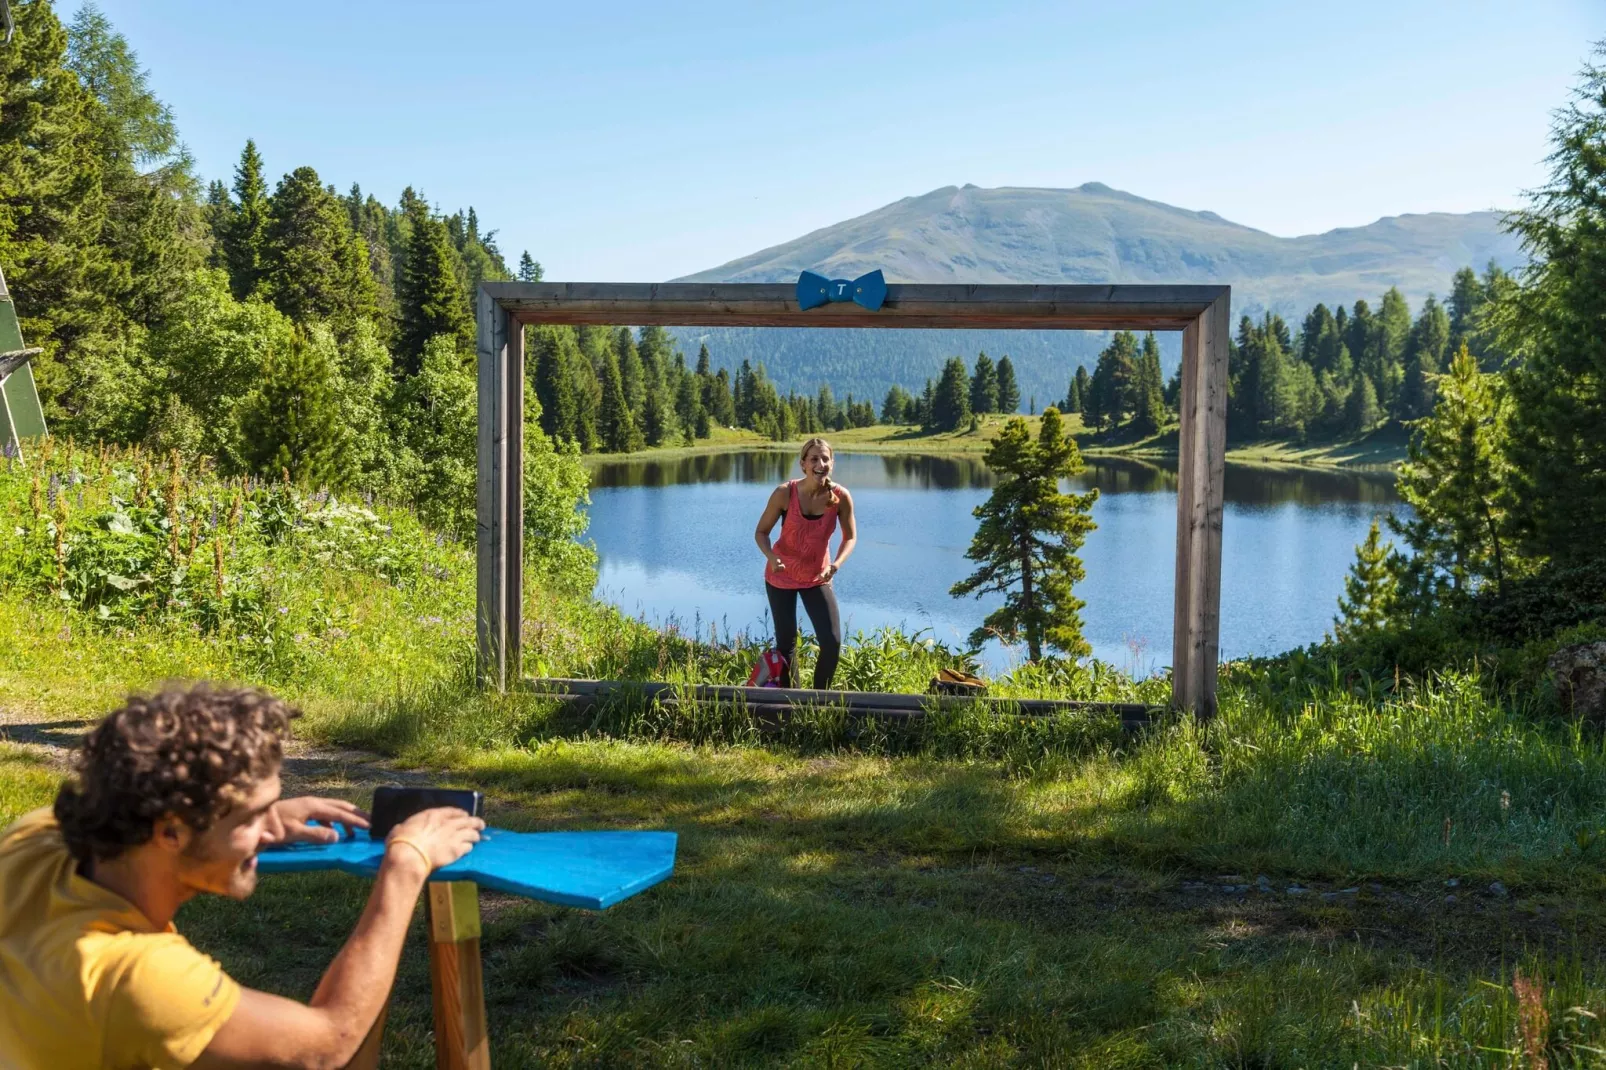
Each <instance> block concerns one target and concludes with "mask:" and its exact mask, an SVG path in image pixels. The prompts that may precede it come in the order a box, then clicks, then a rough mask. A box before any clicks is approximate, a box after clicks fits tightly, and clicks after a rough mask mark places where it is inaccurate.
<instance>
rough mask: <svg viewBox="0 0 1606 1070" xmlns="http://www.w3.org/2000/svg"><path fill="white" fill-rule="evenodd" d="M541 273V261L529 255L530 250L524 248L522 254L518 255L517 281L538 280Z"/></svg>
mask: <svg viewBox="0 0 1606 1070" xmlns="http://www.w3.org/2000/svg"><path fill="white" fill-rule="evenodd" d="M542 274H543V272H542V270H541V262H540V261H539V260H536V259H535V258H534V257H532V256H531V255H530V250H528V249H526V250H524V255H523V256H521V257H519V281H520V282H540V281H541V276H542Z"/></svg>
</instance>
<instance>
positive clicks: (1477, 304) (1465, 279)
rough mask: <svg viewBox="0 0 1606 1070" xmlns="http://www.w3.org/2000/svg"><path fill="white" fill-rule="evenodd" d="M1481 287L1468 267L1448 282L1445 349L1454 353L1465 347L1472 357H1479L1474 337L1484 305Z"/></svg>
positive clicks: (1475, 273) (1484, 300) (1476, 277)
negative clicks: (1448, 295) (1447, 323)
mask: <svg viewBox="0 0 1606 1070" xmlns="http://www.w3.org/2000/svg"><path fill="white" fill-rule="evenodd" d="M1486 303H1487V302H1486V299H1485V295H1484V290H1483V285H1482V284H1481V283H1480V282H1479V281H1478V273H1477V272H1475V271H1473V270H1472V269H1471V268H1470V267H1464V268H1462V269H1461V270H1460V271H1457V272H1456V273H1455V277H1454V278H1452V279H1451V280H1450V302H1449V304H1450V307H1449V320H1450V337H1449V339H1448V340H1447V343H1446V349H1447V350H1448V351H1449V352H1451V353H1454V352H1456V351H1457V350H1459V349H1460V348H1461V347H1462V345H1465V346H1466V347H1467V349H1468V351H1469V352H1471V353H1472V355H1473V356H1474V357H1481V356H1482V353H1480V352H1479V351H1478V347H1477V345H1476V338H1475V335H1476V334H1477V333H1478V329H1479V318H1480V316H1481V314H1482V312H1483V309H1484V306H1485V304H1486Z"/></svg>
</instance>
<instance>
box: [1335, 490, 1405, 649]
mask: <svg viewBox="0 0 1606 1070" xmlns="http://www.w3.org/2000/svg"><path fill="white" fill-rule="evenodd" d="M1393 549H1394V548H1393V546H1392V544H1389V543H1384V542H1383V541H1382V531H1381V529H1380V528H1379V527H1378V523H1377V520H1376V519H1375V518H1374V519H1373V520H1372V527H1371V530H1370V531H1368V532H1367V533H1366V541H1365V542H1363V543H1361V544H1360V545H1359V546H1357V547H1355V563H1354V564H1352V565H1351V566H1350V570H1349V575H1348V576H1346V577H1345V578H1344V595H1343V597H1341V598H1339V600H1338V616H1336V617H1334V618H1333V636H1334V638H1336V639H1337V640H1338V641H1339V642H1341V643H1348V642H1353V641H1354V640H1356V639H1358V638H1360V637H1362V636H1365V635H1368V634H1371V633H1373V632H1376V631H1378V630H1379V629H1381V628H1382V627H1383V626H1384V625H1385V624H1387V623H1388V620H1389V616H1390V615H1391V614H1392V613H1393V611H1394V607H1395V603H1396V601H1397V595H1398V590H1399V579H1398V577H1397V576H1396V568H1395V564H1396V563H1395V559H1394V554H1393Z"/></svg>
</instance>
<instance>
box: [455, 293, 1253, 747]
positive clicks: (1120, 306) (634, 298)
mask: <svg viewBox="0 0 1606 1070" xmlns="http://www.w3.org/2000/svg"><path fill="white" fill-rule="evenodd" d="M1231 296H1232V294H1231V289H1230V288H1229V287H1226V286H970V285H925V284H899V283H893V284H891V285H889V286H888V287H887V300H886V303H885V304H884V305H883V306H882V307H881V309H880V310H879V311H876V312H871V311H869V310H867V309H863V308H860V307H859V306H858V305H854V304H829V305H825V306H822V307H820V308H814V309H810V310H808V311H807V312H805V311H802V310H800V309H799V308H798V305H797V298H796V288H795V287H794V286H792V285H790V284H780V285H776V284H768V283H752V284H750V283H664V284H649V283H575V282H571V283H550V282H549V283H519V282H490V283H485V284H483V285H482V286H481V287H480V292H479V301H478V306H479V517H478V532H477V534H478V540H479V541H478V570H479V590H478V618H477V619H478V642H479V662H478V665H479V669H478V672H479V679H480V682H481V683H482V685H485V686H489V687H494V688H497V689H498V690H505V689H506V688H507V687H508V685H509V684H510V683H512V682H515V681H517V680H518V679H519V678H520V676H521V669H520V660H519V643H520V635H521V629H522V617H521V607H522V604H523V596H524V582H523V554H524V540H523V523H522V519H523V513H524V462H523V457H524V331H523V330H522V328H523V326H524V325H526V324H539V323H545V324H570V325H581V324H594V325H602V326H619V325H630V326H633V327H644V326H654V325H657V326H666V327H926V328H987V329H992V330H1000V329H1016V330H1054V329H1060V330H1157V331H1181V332H1182V398H1181V410H1182V414H1181V415H1182V429H1181V433H1180V435H1179V438H1178V443H1177V452H1178V480H1179V486H1178V492H1177V564H1176V601H1175V607H1176V608H1175V618H1174V624H1173V629H1174V630H1173V639H1172V701H1173V703H1174V704H1175V705H1176V706H1177V707H1179V708H1183V709H1192V710H1194V711H1195V712H1197V713H1198V714H1200V715H1201V716H1205V717H1208V716H1211V715H1213V714H1214V713H1215V707H1216V658H1217V641H1218V636H1219V634H1220V623H1221V514H1222V477H1223V472H1224V467H1225V453H1226V446H1227V336H1228V332H1229V330H1230V329H1231V320H1230V303H1231Z"/></svg>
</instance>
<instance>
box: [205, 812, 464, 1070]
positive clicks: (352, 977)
mask: <svg viewBox="0 0 1606 1070" xmlns="http://www.w3.org/2000/svg"><path fill="white" fill-rule="evenodd" d="M484 827H485V822H483V821H481V820H480V819H479V818H477V817H470V816H469V815H468V814H467V813H465V812H463V811H462V810H458V809H455V808H451V807H444V808H441V809H437V810H426V811H424V812H423V813H421V814H416V815H414V816H413V817H411V818H409V819H408V820H407V821H405V822H403V823H402V824H400V825H398V826H397V827H396V831H395V832H393V833H391V835H390V838H389V840H388V843H389V847H388V849H387V850H386V852H385V858H384V861H383V862H382V863H381V864H380V867H379V876H378V877H377V878H375V880H374V890H373V892H372V893H371V894H370V895H369V896H368V906H367V907H366V908H365V909H364V910H363V913H362V917H361V918H359V919H358V921H357V928H356V929H355V930H354V931H353V932H352V934H351V937H350V939H348V940H347V941H346V945H345V946H344V947H342V948H341V949H340V953H339V954H338V955H336V956H335V960H334V962H332V963H330V965H329V969H328V970H327V971H325V973H324V975H323V980H322V981H320V982H319V983H318V989H317V991H316V992H314V993H313V995H312V1000H311V1002H310V1003H309V1004H302V1003H297V1002H296V1001H295V1000H291V999H285V998H284V997H282V996H274V995H270V994H268V993H266V992H258V991H254V990H252V989H246V990H244V991H243V992H241V994H240V1003H239V1005H238V1006H237V1007H236V1008H235V1009H234V1013H233V1014H232V1015H230V1016H229V1020H228V1021H227V1022H225V1023H224V1024H223V1027H222V1028H221V1029H219V1030H218V1031H217V1034H216V1035H215V1036H214V1037H213V1038H212V1042H211V1043H210V1044H208V1045H207V1047H206V1050H205V1051H204V1052H202V1053H201V1057H200V1058H199V1059H197V1060H196V1061H195V1062H194V1063H193V1064H192V1066H193V1067H194V1070H243V1068H245V1067H289V1068H296V1070H302V1068H305V1070H334V1068H337V1067H343V1066H345V1065H346V1064H347V1063H349V1062H350V1061H351V1059H352V1056H354V1055H356V1053H357V1049H358V1047H360V1046H361V1045H362V1042H363V1038H364V1037H366V1036H367V1035H368V1031H369V1030H370V1029H371V1028H373V1024H374V1022H375V1021H376V1020H377V1019H378V1017H379V1012H380V1010H381V1009H382V1008H383V1007H384V1005H385V1001H386V1000H387V999H389V998H390V988H391V984H392V983H393V982H394V981H395V979H396V964H397V962H398V961H399V960H400V959H401V951H402V943H403V942H404V941H405V940H406V938H407V926H408V924H409V923H410V922H411V921H412V918H413V907H414V906H415V905H416V904H417V902H418V893H419V892H420V891H421V890H422V889H423V887H424V882H425V880H426V879H427V878H428V877H429V874H430V873H431V872H432V870H433V869H435V868H436V867H439V866H444V865H449V864H450V863H452V862H455V861H457V860H458V859H459V858H461V857H463V856H464V855H465V854H467V853H468V851H469V849H470V848H471V847H472V846H473V845H474V843H475V841H477V840H478V839H479V838H480V834H479V830H480V829H482V828H484ZM398 838H405V839H407V840H408V841H409V842H411V843H415V844H417V845H418V846H419V847H420V848H422V850H423V851H424V852H425V853H426V854H428V856H429V858H428V863H427V864H426V861H425V858H424V855H422V854H420V853H419V851H415V850H413V848H412V847H410V846H408V845H407V844H402V843H397V842H396V841H397V840H398Z"/></svg>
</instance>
